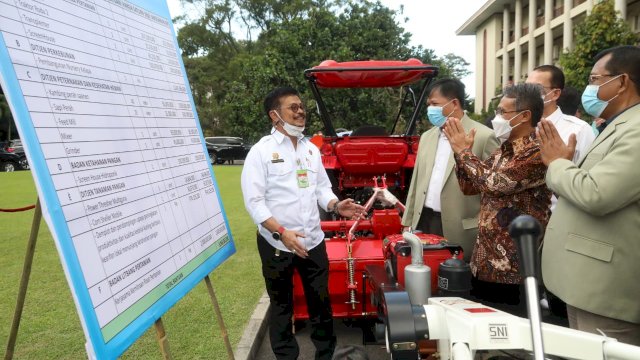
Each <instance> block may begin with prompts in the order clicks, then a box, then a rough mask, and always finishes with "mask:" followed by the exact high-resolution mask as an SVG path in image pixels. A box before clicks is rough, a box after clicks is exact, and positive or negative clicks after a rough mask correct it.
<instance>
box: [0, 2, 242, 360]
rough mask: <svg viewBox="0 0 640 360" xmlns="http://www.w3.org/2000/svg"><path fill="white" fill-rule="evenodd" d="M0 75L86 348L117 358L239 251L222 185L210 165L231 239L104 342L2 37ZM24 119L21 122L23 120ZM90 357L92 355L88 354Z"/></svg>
mask: <svg viewBox="0 0 640 360" xmlns="http://www.w3.org/2000/svg"><path fill="white" fill-rule="evenodd" d="M129 2H130V3H132V4H134V5H137V6H139V7H141V8H143V9H145V10H147V11H150V12H152V13H154V14H156V15H158V16H161V17H163V18H165V19H167V20H168V21H169V22H170V23H172V21H171V15H170V13H169V8H168V6H167V3H166V1H158V0H130V1H129ZM171 28H172V34H173V40H174V44H175V46H176V48H177V49H179V48H178V45H177V40H176V34H175V29H173V26H172V27H171ZM178 59H179V62H180V67H181V68H182V74H183V77H184V80H185V84H187V85H188V79H187V77H186V72H185V68H184V64H183V62H182V57H181V56H180V54H178ZM0 72H1V73H2V75H3V78H4V85H5V87H4V92H5V95H6V97H7V100H8V101H9V104H10V107H11V110H12V112H13V115H14V117H15V119H16V125H17V126H18V128H19V131H20V134H21V136H22V137H23V141H24V142H25V143H26V146H27V147H28V148H29V150H30V153H29V161H30V165H31V169H32V171H33V175H34V180H35V181H36V183H37V184H38V188H39V196H40V198H41V201H42V202H43V205H44V206H43V209H46V210H47V211H48V212H49V213H48V217H49V218H50V220H51V224H50V225H51V231H52V232H55V236H54V238H56V239H58V241H57V246H58V251H59V252H60V254H61V257H62V259H61V260H62V262H63V266H64V267H65V271H66V274H67V277H68V280H69V281H70V283H71V284H70V285H71V286H72V287H73V289H72V290H73V291H72V292H73V294H74V298H75V301H76V305H77V307H78V309H79V311H80V316H81V320H82V323H83V328H84V331H85V335H86V336H87V337H88V339H87V340H88V341H89V342H90V344H88V346H87V351H88V352H93V355H95V357H96V358H98V359H116V358H117V357H118V356H120V355H121V354H122V353H124V352H125V351H126V350H127V349H128V348H129V347H130V346H131V345H132V344H133V343H134V342H135V341H136V340H137V339H138V338H139V337H140V336H141V335H142V334H143V333H144V332H145V331H146V330H147V329H148V328H149V327H150V326H151V325H152V324H153V323H154V322H155V321H156V320H157V319H158V318H160V317H161V316H162V315H163V314H164V313H165V312H167V311H168V310H169V309H170V308H171V307H172V306H173V305H175V304H176V303H177V302H178V301H179V300H180V299H181V298H182V297H183V296H185V295H186V294H187V293H188V292H189V291H190V290H191V289H192V288H194V287H195V286H196V285H197V284H198V283H199V282H200V281H202V279H203V278H204V277H205V276H206V275H208V274H209V273H210V272H211V271H213V270H214V269H215V268H216V267H218V266H219V265H220V264H221V263H222V262H224V261H225V260H226V259H227V258H229V257H230V256H231V255H232V254H234V253H235V251H236V248H235V244H234V241H233V237H232V234H231V232H230V227H229V222H228V219H227V215H226V212H225V211H224V207H223V204H222V199H221V198H220V196H219V194H220V192H219V188H218V183H217V181H216V179H215V176H214V173H213V168H212V167H209V171H210V173H211V176H212V178H213V185H214V188H215V191H216V194H218V202H219V204H220V209H221V210H222V215H223V217H224V223H225V226H226V228H227V234H228V236H229V242H228V243H227V244H225V245H223V246H222V248H220V249H219V250H218V251H217V252H216V253H215V254H214V255H212V256H211V257H209V258H208V259H207V260H205V261H204V262H203V263H202V264H201V265H200V266H198V267H197V268H196V269H195V270H194V271H193V272H191V273H190V274H189V275H187V276H186V277H185V278H184V279H183V280H181V281H180V282H179V283H178V284H177V285H176V286H174V287H173V288H172V289H171V290H169V292H168V293H166V294H165V295H164V296H163V297H162V298H160V299H159V300H158V301H157V302H156V303H154V304H153V305H152V306H151V307H150V308H149V309H147V310H146V311H144V312H143V313H142V314H141V315H139V316H138V317H137V318H135V319H134V320H133V321H132V322H131V323H129V324H128V325H127V326H126V327H125V328H124V329H123V330H122V331H120V332H119V333H118V334H117V335H116V336H115V337H113V338H112V339H111V340H110V341H108V342H105V341H104V338H103V336H102V332H101V329H100V326H99V324H98V319H97V317H96V314H95V311H94V309H93V305H92V303H91V299H90V297H89V291H88V288H87V285H86V283H85V281H84V277H83V275H82V269H81V267H80V263H79V262H78V256H77V254H76V251H75V248H74V246H73V242H72V240H71V234H70V233H69V228H68V226H67V224H66V221H65V218H64V214H63V212H62V207H61V205H60V202H59V200H58V197H57V195H56V191H55V187H54V184H53V180H52V179H51V176H50V175H49V170H48V168H47V164H46V162H45V160H44V154H43V153H42V151H41V149H40V144H39V143H38V142H37V136H36V132H35V129H34V127H33V123H32V121H31V116H30V114H29V111H28V109H27V105H26V102H25V100H24V97H23V94H22V91H21V90H20V85H19V82H18V78H17V75H16V73H15V71H14V69H13V65H12V63H11V60H10V57H9V52H8V50H7V47H6V44H5V43H4V39H3V37H2V36H0ZM187 91H188V94H189V99H190V101H191V107H192V111H193V114H194V116H195V119H196V124H197V127H198V129H199V131H200V138H201V141H202V146H203V151H204V152H205V153H206V152H207V149H206V145H205V140H204V137H203V135H202V128H201V126H200V121H199V119H198V115H197V113H196V109H195V105H194V102H193V95H192V93H191V88H190V87H189V86H187ZM21 119H22V120H21ZM89 355H91V354H89Z"/></svg>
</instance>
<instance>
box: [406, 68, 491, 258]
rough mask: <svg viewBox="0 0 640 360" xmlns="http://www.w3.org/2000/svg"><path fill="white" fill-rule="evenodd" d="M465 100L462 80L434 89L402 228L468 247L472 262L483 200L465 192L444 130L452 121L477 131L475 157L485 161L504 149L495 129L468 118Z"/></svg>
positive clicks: (437, 84)
mask: <svg viewBox="0 0 640 360" xmlns="http://www.w3.org/2000/svg"><path fill="white" fill-rule="evenodd" d="M464 97H465V93H464V84H463V83H462V82H460V81H459V80H455V79H440V80H438V81H436V82H434V83H433V84H432V85H431V89H430V91H429V98H428V100H427V105H428V108H427V116H428V118H429V122H431V124H432V125H433V127H432V128H431V129H429V130H428V131H426V132H425V133H424V134H422V136H421V137H420V144H419V146H418V154H417V156H416V162H415V167H414V168H413V177H412V178H411V185H410V186H409V192H408V193H407V204H406V209H405V212H404V215H403V217H402V224H403V225H404V226H405V227H407V228H411V229H414V230H420V231H422V232H425V233H430V234H437V235H441V236H444V237H445V238H446V239H447V240H448V241H449V242H450V243H452V244H458V245H460V246H462V249H463V251H464V259H465V260H467V261H468V260H469V259H470V257H471V253H472V252H473V246H474V243H475V241H476V237H477V235H478V213H479V212H480V196H479V195H471V196H465V195H464V194H463V193H462V191H461V190H460V186H459V185H458V179H457V178H456V174H455V171H453V168H454V164H455V162H454V160H453V153H452V152H451V146H450V145H449V140H447V137H446V136H445V135H444V133H443V132H442V131H441V130H440V128H441V126H442V125H443V124H444V122H445V120H446V119H447V118H448V117H454V118H457V119H460V121H461V123H462V126H463V127H464V129H465V131H467V132H468V131H470V130H471V129H475V130H476V137H475V142H474V144H473V152H474V153H475V154H478V156H479V157H480V158H481V159H482V160H485V159H486V158H487V157H488V156H489V155H490V154H491V153H492V152H493V151H494V150H495V149H496V148H497V147H498V140H497V139H496V137H495V136H494V134H493V131H492V130H491V129H489V128H488V127H486V126H484V125H482V124H480V123H479V122H477V121H473V120H472V119H471V118H469V117H468V116H467V115H466V114H465V113H464V102H465V100H464Z"/></svg>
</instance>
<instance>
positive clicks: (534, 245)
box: [509, 215, 544, 360]
mask: <svg viewBox="0 0 640 360" xmlns="http://www.w3.org/2000/svg"><path fill="white" fill-rule="evenodd" d="M541 234H542V226H541V225H540V222H539V221H538V220H536V219H535V218H534V217H533V216H530V215H520V216H518V217H517V218H515V219H514V220H513V221H512V222H511V224H510V225H509V235H511V238H512V239H513V241H514V242H515V243H516V245H517V247H518V257H519V258H520V271H521V273H522V276H524V278H525V279H524V283H525V290H526V296H527V311H528V313H529V320H530V322H531V340H532V343H533V353H534V358H535V359H536V360H544V344H543V343H542V325H541V316H540V298H539V296H538V285H537V280H536V272H537V268H538V263H539V262H538V246H539V242H540V235H541Z"/></svg>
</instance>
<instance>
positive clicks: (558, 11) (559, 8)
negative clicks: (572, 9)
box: [553, 5, 564, 19]
mask: <svg viewBox="0 0 640 360" xmlns="http://www.w3.org/2000/svg"><path fill="white" fill-rule="evenodd" d="M562 14H564V5H560V6H556V7H555V8H554V9H553V18H554V19H555V18H557V17H558V16H560V15H562Z"/></svg>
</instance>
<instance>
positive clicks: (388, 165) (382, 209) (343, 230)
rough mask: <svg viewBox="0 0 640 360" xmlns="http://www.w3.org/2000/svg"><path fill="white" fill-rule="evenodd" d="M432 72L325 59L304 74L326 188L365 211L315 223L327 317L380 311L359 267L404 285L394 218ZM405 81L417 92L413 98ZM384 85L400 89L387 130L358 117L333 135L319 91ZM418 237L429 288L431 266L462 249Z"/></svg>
mask: <svg viewBox="0 0 640 360" xmlns="http://www.w3.org/2000/svg"><path fill="white" fill-rule="evenodd" d="M437 73H438V68H437V67H434V66H431V65H425V64H423V63H422V62H421V61H419V60H417V59H410V60H407V61H353V62H343V63H339V62H335V61H333V60H327V61H324V62H322V63H321V64H320V65H318V66H315V67H313V68H311V69H308V70H305V72H304V75H305V78H306V79H307V80H308V82H309V85H310V87H311V91H312V93H313V95H314V97H315V100H316V102H317V108H318V111H319V114H320V118H321V120H322V122H323V124H324V137H323V138H322V142H321V143H320V146H319V147H320V150H321V154H322V161H323V164H324V167H325V169H326V170H327V173H328V174H329V177H330V179H331V180H332V184H333V187H334V189H333V190H334V192H335V193H336V194H338V196H339V197H340V198H347V197H351V198H353V199H355V200H356V201H357V202H359V203H361V204H363V205H365V207H366V208H367V210H368V216H367V219H365V220H360V221H352V220H345V219H335V218H333V217H332V216H331V215H329V214H325V215H326V216H325V217H324V219H323V221H322V229H323V230H324V232H325V234H326V245H327V252H328V255H329V293H330V297H331V301H332V307H333V315H334V317H339V318H369V317H376V316H377V315H378V313H379V309H376V306H373V305H371V304H370V300H369V299H370V298H371V296H372V291H373V289H374V288H379V287H380V286H382V287H384V286H385V284H377V283H376V284H372V283H371V280H370V279H369V281H367V279H366V277H368V276H370V275H368V272H367V271H365V267H369V268H371V267H372V266H373V267H375V268H380V269H384V270H385V272H386V276H388V277H387V279H390V280H388V281H392V282H393V284H392V285H394V286H396V285H397V286H398V287H399V288H401V287H403V286H404V276H403V275H404V267H405V266H407V265H408V264H409V263H410V260H409V259H410V256H411V250H410V249H411V247H410V246H409V245H408V244H406V243H405V242H404V241H403V239H402V235H401V231H402V225H401V216H402V212H403V211H404V205H403V204H404V202H405V200H406V194H407V191H408V187H409V183H410V181H411V175H412V171H413V167H414V163H415V158H416V154H417V150H418V143H419V140H420V138H419V136H416V135H413V133H414V132H415V128H416V122H417V120H418V118H419V117H420V116H422V114H423V109H424V103H425V99H426V97H427V88H428V86H429V83H430V82H431V80H432V79H433V78H434V77H435V76H436V75H437ZM410 85H413V86H414V87H416V88H417V89H418V91H417V93H418V96H417V97H416V94H415V92H414V90H413V89H412V88H411V87H410ZM383 87H391V88H400V89H401V90H400V91H402V92H403V96H402V102H401V104H402V106H400V109H399V110H398V114H397V116H396V117H395V121H393V125H392V126H391V127H390V129H385V128H383V127H381V126H372V125H369V124H366V121H365V122H364V124H363V125H362V126H361V127H358V128H356V129H355V130H353V131H352V132H351V134H350V135H349V136H338V135H337V134H336V129H335V128H334V126H333V123H332V121H331V116H330V114H329V111H328V110H327V106H326V105H325V103H324V101H323V98H322V96H321V95H320V89H329V88H383ZM324 91H326V90H324ZM405 107H409V108H410V109H409V110H408V109H405ZM411 109H412V110H411ZM356 111H357V110H356ZM408 113H410V114H411V116H410V118H409V119H408V120H407V121H406V126H405V130H404V131H402V132H401V134H400V135H391V134H393V133H394V132H397V131H396V126H398V123H399V122H400V121H399V119H400V117H401V114H408ZM390 122H391V121H390ZM387 184H389V186H387ZM419 238H420V240H421V241H422V244H423V251H424V260H425V263H426V264H427V265H429V266H430V267H431V268H432V269H433V270H432V272H431V287H432V288H433V289H434V290H435V288H436V285H437V283H438V282H437V269H438V265H439V264H440V263H442V262H443V261H445V260H446V259H448V258H451V257H452V255H454V254H455V253H456V252H457V253H461V248H460V247H458V246H455V245H450V244H449V243H448V242H447V241H446V240H445V239H443V238H441V237H439V236H436V235H428V234H419ZM387 285H391V284H387ZM294 317H295V319H307V318H308V314H307V305H306V302H305V300H304V292H303V290H302V284H301V283H300V278H299V277H298V276H297V275H296V276H295V277H294Z"/></svg>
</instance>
